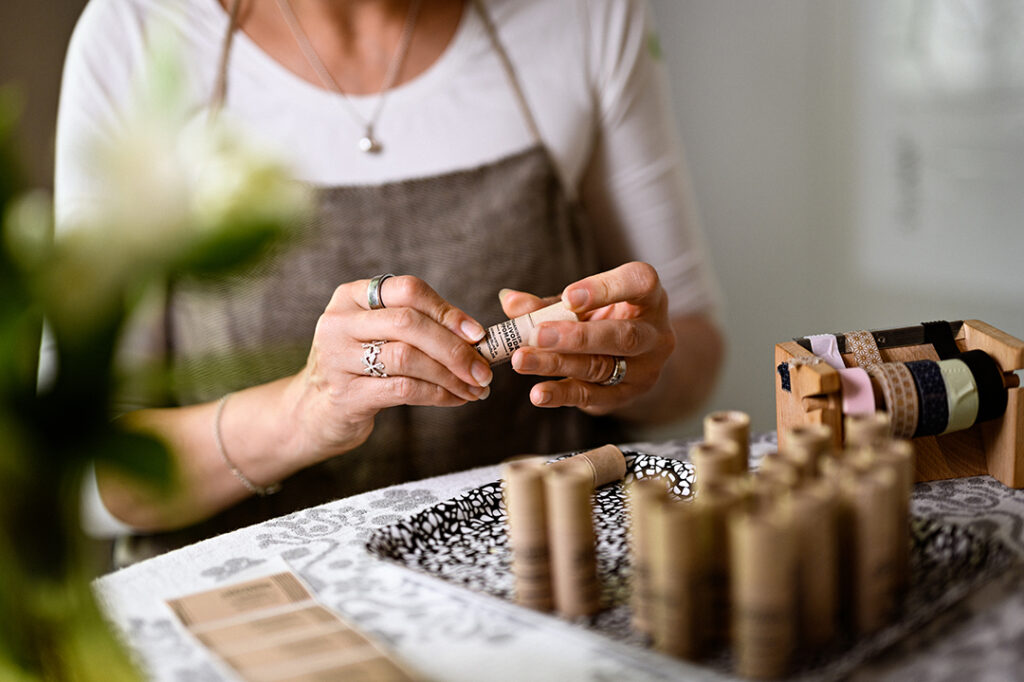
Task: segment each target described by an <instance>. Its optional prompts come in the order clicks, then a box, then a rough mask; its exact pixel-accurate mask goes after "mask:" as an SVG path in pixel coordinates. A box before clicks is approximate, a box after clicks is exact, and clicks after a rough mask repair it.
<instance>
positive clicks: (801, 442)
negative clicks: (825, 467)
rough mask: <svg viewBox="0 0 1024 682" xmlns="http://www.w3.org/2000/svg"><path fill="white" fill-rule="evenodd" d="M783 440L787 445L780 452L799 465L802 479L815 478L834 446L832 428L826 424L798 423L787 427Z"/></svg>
mask: <svg viewBox="0 0 1024 682" xmlns="http://www.w3.org/2000/svg"><path fill="white" fill-rule="evenodd" d="M783 440H784V442H785V444H786V445H785V447H784V448H782V449H780V450H779V454H781V455H782V456H783V457H784V458H785V459H787V460H789V461H790V462H792V463H793V464H794V465H795V466H796V467H797V469H798V470H799V472H800V476H801V478H802V479H808V478H813V477H814V476H816V475H817V473H818V467H819V462H820V461H821V459H822V457H823V456H824V455H826V454H828V453H829V451H830V450H831V448H832V429H830V428H829V427H828V426H825V425H824V424H797V425H795V426H791V427H789V428H788V429H786V437H785V438H784V439H783Z"/></svg>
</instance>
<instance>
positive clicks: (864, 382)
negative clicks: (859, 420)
mask: <svg viewBox="0 0 1024 682" xmlns="http://www.w3.org/2000/svg"><path fill="white" fill-rule="evenodd" d="M807 339H808V340H809V341H810V342H811V352H813V353H814V354H815V355H817V356H818V357H819V358H821V359H822V360H824V361H825V362H826V363H827V364H828V365H829V366H830V367H832V368H833V369H835V370H836V371H837V372H839V382H840V384H841V385H842V393H843V414H867V413H871V412H874V411H875V392H874V390H873V389H872V387H871V377H869V376H868V373H867V372H866V371H864V369H863V368H861V367H847V366H846V365H845V364H843V356H842V355H840V354H839V344H838V343H837V342H836V337H835V334H813V335H811V336H808V337H807ZM871 342H872V343H874V338H872V339H871Z"/></svg>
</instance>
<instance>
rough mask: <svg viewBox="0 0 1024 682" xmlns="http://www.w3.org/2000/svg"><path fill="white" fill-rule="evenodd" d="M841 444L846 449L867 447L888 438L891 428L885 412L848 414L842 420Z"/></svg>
mask: <svg viewBox="0 0 1024 682" xmlns="http://www.w3.org/2000/svg"><path fill="white" fill-rule="evenodd" d="M843 430H844V433H843V442H844V443H845V444H846V447H848V448H859V447H868V446H871V445H874V444H875V443H879V442H881V441H884V440H888V439H889V438H890V434H891V433H892V431H891V426H890V422H889V415H888V414H887V413H886V412H868V413H866V414H848V415H846V417H845V418H844V419H843Z"/></svg>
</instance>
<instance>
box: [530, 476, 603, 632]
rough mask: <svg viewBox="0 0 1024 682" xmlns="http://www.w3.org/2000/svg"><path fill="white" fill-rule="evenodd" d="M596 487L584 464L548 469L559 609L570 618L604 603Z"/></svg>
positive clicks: (547, 493)
mask: <svg viewBox="0 0 1024 682" xmlns="http://www.w3.org/2000/svg"><path fill="white" fill-rule="evenodd" d="M593 490H594V485H593V477H592V476H591V474H590V472H588V471H586V470H584V469H582V468H581V467H566V468H564V469H551V468H550V467H548V470H547V471H546V472H545V473H544V498H545V502H546V504H547V510H548V540H549V543H550V548H551V577H552V584H553V586H554V595H555V609H556V610H557V611H558V613H559V614H561V615H562V616H564V617H566V618H577V617H579V616H589V615H592V614H594V613H596V612H597V611H598V609H600V606H601V585H600V583H599V582H598V577H597V547H596V543H597V540H596V537H595V535H594V519H593V511H592V508H591V501H590V498H591V494H592V493H593Z"/></svg>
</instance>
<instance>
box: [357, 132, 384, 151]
mask: <svg viewBox="0 0 1024 682" xmlns="http://www.w3.org/2000/svg"><path fill="white" fill-rule="evenodd" d="M380 150H381V146H380V142H378V141H377V138H375V137H374V136H373V131H371V130H368V131H366V134H365V135H363V136H362V137H360V138H359V151H361V152H363V153H364V154H379V153H380Z"/></svg>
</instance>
